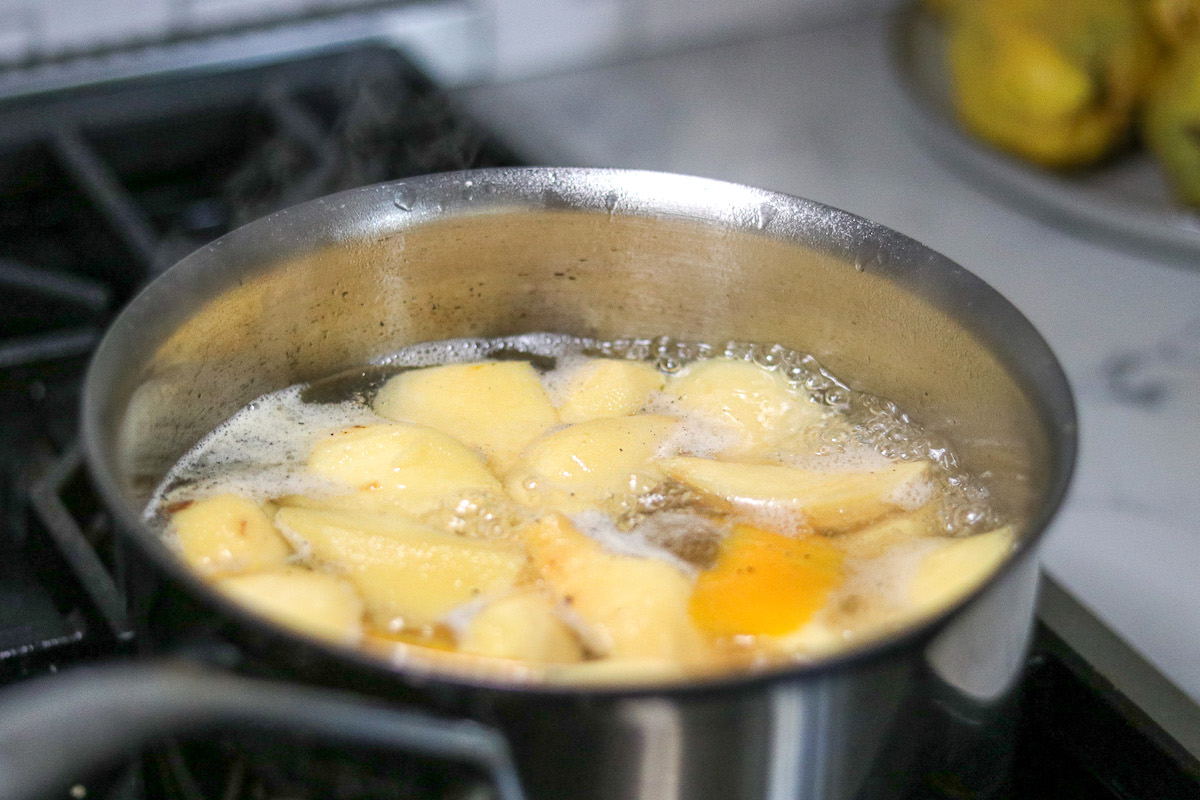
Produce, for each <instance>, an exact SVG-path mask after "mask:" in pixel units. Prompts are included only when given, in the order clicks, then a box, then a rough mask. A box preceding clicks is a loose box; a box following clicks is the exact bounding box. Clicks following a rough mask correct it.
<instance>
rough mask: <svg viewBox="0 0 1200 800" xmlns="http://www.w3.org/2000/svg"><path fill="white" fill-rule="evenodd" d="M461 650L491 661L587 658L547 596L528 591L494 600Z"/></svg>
mask: <svg viewBox="0 0 1200 800" xmlns="http://www.w3.org/2000/svg"><path fill="white" fill-rule="evenodd" d="M458 649H459V651H460V652H463V653H473V654H475V655H479V656H488V657H491V658H512V659H520V660H523V661H534V662H557V663H570V662H573V661H578V660H580V659H581V658H583V648H581V647H580V645H579V639H578V638H576V636H575V634H574V633H573V632H572V631H571V629H570V628H568V627H567V626H566V625H565V624H564V623H563V621H562V620H561V619H560V618H559V616H558V614H557V613H555V610H554V601H553V600H552V599H551V598H550V597H548V596H547V595H545V594H543V593H541V592H538V591H535V590H531V589H530V590H525V591H520V592H516V593H514V594H510V595H508V596H507V597H501V598H499V599H498V600H493V601H492V602H491V603H488V605H487V606H486V607H485V608H484V609H483V610H482V611H480V612H479V613H478V614H476V615H475V617H474V619H472V620H471V623H470V625H468V626H467V629H466V630H465V631H464V632H463V635H462V638H461V639H460V640H459V644H458Z"/></svg>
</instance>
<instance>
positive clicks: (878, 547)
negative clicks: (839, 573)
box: [831, 503, 938, 558]
mask: <svg viewBox="0 0 1200 800" xmlns="http://www.w3.org/2000/svg"><path fill="white" fill-rule="evenodd" d="M937 505H938V504H937V503H927V504H926V505H924V506H922V507H921V508H920V509H919V510H917V511H915V512H913V513H910V514H895V515H893V516H890V517H887V518H885V519H881V520H880V521H879V522H874V523H872V524H870V525H868V526H866V527H865V528H862V529H860V530H857V531H853V532H851V533H843V534H841V535H839V536H835V537H833V538H832V539H831V542H832V543H833V545H834V546H835V547H837V548H838V549H839V550H841V551H842V552H843V553H845V554H846V555H848V556H850V557H851V558H879V557H880V556H882V555H884V554H885V553H887V552H888V551H889V550H891V549H892V548H893V547H895V546H896V545H898V544H902V543H904V542H910V541H912V540H914V539H922V538H925V537H928V536H934V535H935V534H936V532H937V531H936V528H935V527H934V524H935V512H936V507H937Z"/></svg>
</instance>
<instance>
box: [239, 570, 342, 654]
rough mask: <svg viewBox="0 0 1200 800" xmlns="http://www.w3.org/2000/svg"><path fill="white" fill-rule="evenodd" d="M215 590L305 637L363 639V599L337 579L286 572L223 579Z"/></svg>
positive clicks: (327, 576) (338, 640)
mask: <svg viewBox="0 0 1200 800" xmlns="http://www.w3.org/2000/svg"><path fill="white" fill-rule="evenodd" d="M216 586H217V588H218V589H220V590H221V591H222V592H224V593H225V594H227V595H229V596H230V597H232V598H234V599H235V600H237V601H239V602H241V603H244V604H245V605H246V606H248V607H249V608H251V609H252V610H254V611H257V612H258V613H260V614H262V615H263V616H266V617H269V618H270V619H272V620H274V621H275V622H278V623H280V624H282V625H286V626H288V627H290V628H295V629H297V630H300V631H303V632H304V633H308V634H311V635H313V636H319V637H321V638H323V639H330V640H332V641H335V642H338V643H340V644H347V645H352V644H356V643H357V642H358V641H359V639H361V638H362V630H363V625H362V623H363V601H362V598H360V597H359V596H358V594H357V593H356V592H355V591H354V587H353V586H351V585H350V584H349V583H347V582H346V581H344V580H342V579H341V578H338V577H336V576H333V575H328V574H326V573H324V572H314V571H313V570H310V569H307V568H305V567H283V568H281V569H278V570H274V571H271V572H258V573H255V574H253V575H235V576H232V577H229V578H223V579H222V580H219V581H217V584H216Z"/></svg>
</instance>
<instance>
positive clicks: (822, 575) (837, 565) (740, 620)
mask: <svg viewBox="0 0 1200 800" xmlns="http://www.w3.org/2000/svg"><path fill="white" fill-rule="evenodd" d="M841 580H842V554H841V552H840V551H838V550H837V548H835V547H834V546H833V545H832V544H830V543H829V540H828V539H826V538H824V537H822V536H815V535H808V536H801V537H798V538H796V537H791V536H784V535H783V534H780V533H775V532H773V531H766V530H763V529H761V528H755V527H752V526H750V525H738V526H736V527H735V528H734V530H733V533H731V534H730V535H729V536H728V537H727V538H726V539H725V540H724V541H723V542H722V543H721V552H720V554H719V555H718V556H717V563H716V565H715V566H714V567H713V568H712V569H710V570H708V571H706V572H702V573H700V576H699V577H698V578H697V579H696V588H695V591H694V592H693V593H692V598H691V602H690V604H689V609H690V612H691V615H692V619H693V620H694V621H695V623H696V625H697V626H699V628H700V629H701V630H703V631H705V632H707V633H710V634H713V635H714V636H741V635H747V636H782V635H784V634H787V633H791V632H792V631H795V630H796V629H798V628H799V627H800V626H802V625H804V624H805V623H807V622H808V621H809V620H810V619H812V616H813V615H814V614H815V613H816V612H817V610H818V609H820V608H821V607H822V606H823V605H825V600H826V598H827V597H828V596H829V592H830V591H831V590H832V589H833V588H834V587H835V586H837V585H838V584H839V583H840V582H841Z"/></svg>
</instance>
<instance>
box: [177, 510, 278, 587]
mask: <svg viewBox="0 0 1200 800" xmlns="http://www.w3.org/2000/svg"><path fill="white" fill-rule="evenodd" d="M171 526H172V528H173V529H174V531H175V535H176V537H177V539H178V542H179V547H180V550H181V552H182V553H183V557H184V559H185V560H186V561H187V562H188V564H190V565H191V566H192V568H193V569H195V570H196V571H197V572H199V573H200V574H201V575H204V576H206V577H210V578H211V577H216V576H220V575H232V574H236V573H241V572H260V571H262V570H266V569H272V568H274V567H281V566H283V564H284V563H285V562H286V561H287V559H288V558H289V557H290V556H291V555H292V548H291V547H289V546H288V543H287V541H286V540H285V539H284V538H283V537H282V536H280V535H279V531H277V530H275V526H274V525H272V524H271V520H270V518H269V517H267V515H266V514H265V513H264V512H263V510H262V508H260V507H259V505H258V503H255V502H254V501H253V500H247V499H246V498H244V497H238V496H236V495H232V494H222V495H216V496H215V497H209V498H205V499H204V500H198V501H196V502H194V503H192V504H191V505H189V506H187V507H186V508H183V509H181V510H179V511H176V512H175V514H174V516H172V517H171Z"/></svg>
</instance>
